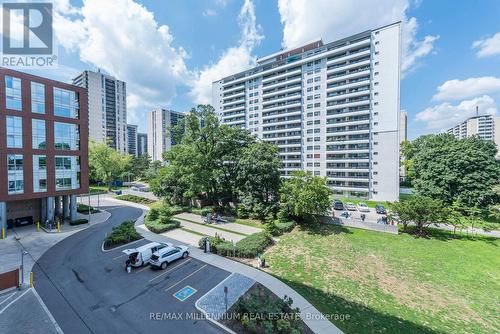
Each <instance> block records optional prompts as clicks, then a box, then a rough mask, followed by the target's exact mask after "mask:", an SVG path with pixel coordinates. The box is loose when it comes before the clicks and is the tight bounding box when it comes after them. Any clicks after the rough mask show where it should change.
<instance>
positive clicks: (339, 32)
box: [278, 0, 439, 74]
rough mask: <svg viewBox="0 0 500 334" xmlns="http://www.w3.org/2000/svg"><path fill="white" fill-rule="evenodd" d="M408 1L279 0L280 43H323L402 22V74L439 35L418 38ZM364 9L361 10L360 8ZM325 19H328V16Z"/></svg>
mask: <svg viewBox="0 0 500 334" xmlns="http://www.w3.org/2000/svg"><path fill="white" fill-rule="evenodd" d="M409 5H410V3H409V0H378V1H376V2H374V1H373V0H358V1H350V0H336V1H331V0H316V1H307V0H294V1H292V0H279V2H278V8H279V12H280V16H281V23H282V24H283V46H284V47H285V48H290V47H294V46H298V45H301V44H303V43H306V42H308V41H310V40H313V39H316V38H323V39H324V41H325V42H329V41H333V40H336V39H339V38H343V37H347V36H349V35H352V34H356V33H359V32H361V31H364V30H369V29H373V28H377V27H380V26H384V25H386V24H390V23H393V22H396V21H402V23H403V43H402V45H403V60H402V67H401V68H402V71H403V74H405V73H408V71H410V70H411V69H413V68H415V66H417V65H418V60H419V59H421V58H423V57H424V56H426V55H428V54H430V53H431V52H432V50H433V49H434V42H435V41H436V40H437V39H438V38H439V37H438V36H431V35H427V36H425V37H424V39H422V40H417V38H416V34H417V29H418V24H417V20H416V19H415V18H413V17H412V18H407V16H406V10H407V9H408V7H409ZM360 8H363V10H360ZM327 18H328V19H327Z"/></svg>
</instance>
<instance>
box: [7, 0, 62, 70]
mask: <svg viewBox="0 0 500 334" xmlns="http://www.w3.org/2000/svg"><path fill="white" fill-rule="evenodd" d="M2 19H3V23H2V28H3V30H2V66H5V67H23V68H33V67H54V66H55V65H56V64H55V60H56V59H57V56H56V55H55V54H54V51H55V47H54V32H53V29H52V20H53V17H52V3H39V2H37V3H31V2H24V3H3V4H2Z"/></svg>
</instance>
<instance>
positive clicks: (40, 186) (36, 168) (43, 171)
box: [33, 155, 47, 192]
mask: <svg viewBox="0 0 500 334" xmlns="http://www.w3.org/2000/svg"><path fill="white" fill-rule="evenodd" d="M33 191H34V192H45V191H47V156H45V155H33Z"/></svg>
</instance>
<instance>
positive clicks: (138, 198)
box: [115, 195, 155, 204]
mask: <svg viewBox="0 0 500 334" xmlns="http://www.w3.org/2000/svg"><path fill="white" fill-rule="evenodd" d="M115 198H116V199H120V200H122V201H128V202H133V203H138V204H151V203H154V202H155V201H153V200H152V199H149V198H146V197H141V196H136V195H118V196H115Z"/></svg>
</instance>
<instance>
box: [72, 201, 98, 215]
mask: <svg viewBox="0 0 500 334" xmlns="http://www.w3.org/2000/svg"><path fill="white" fill-rule="evenodd" d="M89 209H90V213H97V212H100V211H99V210H98V209H96V208H94V207H93V206H88V205H86V204H82V203H78V206H77V207H76V211H77V212H79V213H85V214H88V213H89Z"/></svg>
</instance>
